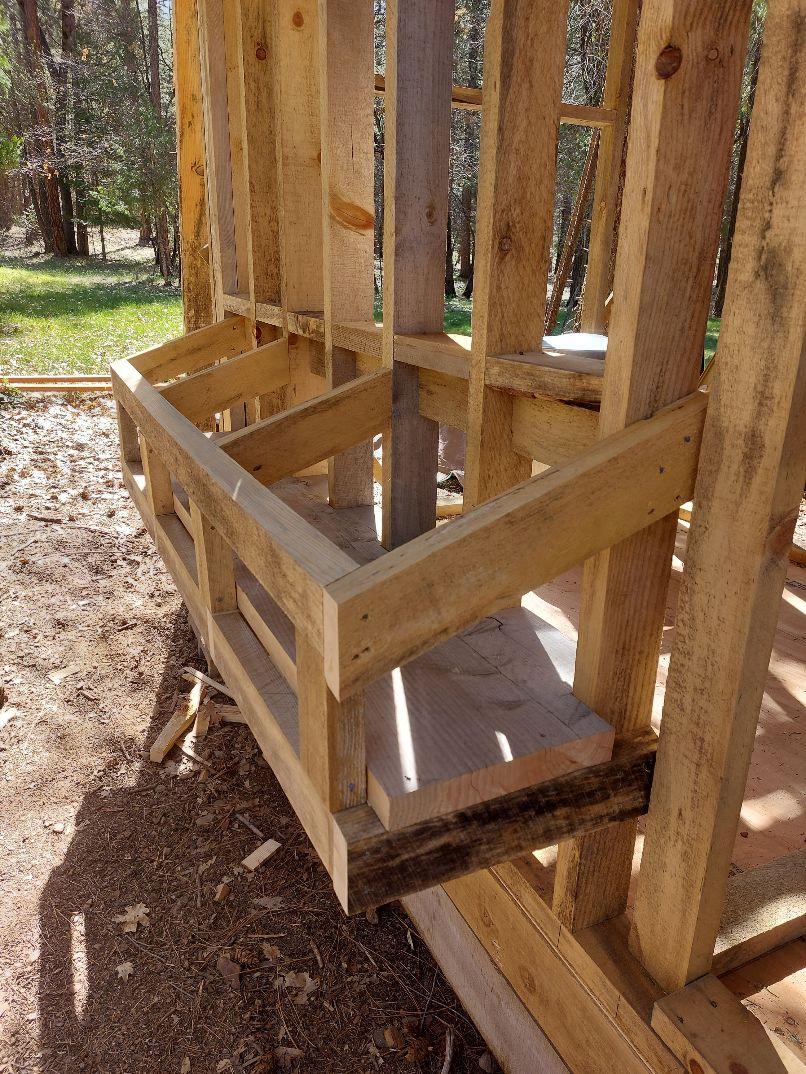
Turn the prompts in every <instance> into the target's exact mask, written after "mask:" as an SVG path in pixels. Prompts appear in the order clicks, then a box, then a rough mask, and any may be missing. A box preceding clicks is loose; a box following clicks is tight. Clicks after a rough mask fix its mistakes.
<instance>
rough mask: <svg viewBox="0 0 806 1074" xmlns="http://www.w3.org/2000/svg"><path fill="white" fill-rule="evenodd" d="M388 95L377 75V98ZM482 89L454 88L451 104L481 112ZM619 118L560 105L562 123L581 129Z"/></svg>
mask: <svg viewBox="0 0 806 1074" xmlns="http://www.w3.org/2000/svg"><path fill="white" fill-rule="evenodd" d="M385 95H386V79H385V78H384V76H383V75H380V74H376V75H375V96H376V97H384V96H385ZM482 95H483V91H482V90H481V89H476V88H475V87H473V86H454V87H453V88H452V89H451V104H452V105H453V107H454V108H459V109H463V110H466V111H470V112H480V111H481V106H482ZM617 116H618V113H617V111H616V110H615V109H614V108H597V107H594V106H592V105H586V104H571V103H569V102H568V101H562V102H561V103H560V122H561V123H573V124H575V125H577V126H581V127H609V126H610V125H611V124H612V123H614V122H615V120H616V118H617Z"/></svg>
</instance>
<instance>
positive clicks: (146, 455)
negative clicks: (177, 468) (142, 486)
mask: <svg viewBox="0 0 806 1074" xmlns="http://www.w3.org/2000/svg"><path fill="white" fill-rule="evenodd" d="M140 450H141V452H142V460H143V474H144V475H145V479H146V496H147V497H148V503H149V506H150V507H151V511H152V513H153V515H154V518H157V517H158V516H159V515H170V514H173V509H174V492H173V484H172V482H171V475H170V473H169V472H168V467H167V466H166V465H165V463H164V462H163V461H162V459H161V458H160V457H159V455H157V453H156V452H155V451H154V449H153V448H152V447H151V445H150V444H149V443H148V441H147V440H144V439H143V438H142V437H141V439H140Z"/></svg>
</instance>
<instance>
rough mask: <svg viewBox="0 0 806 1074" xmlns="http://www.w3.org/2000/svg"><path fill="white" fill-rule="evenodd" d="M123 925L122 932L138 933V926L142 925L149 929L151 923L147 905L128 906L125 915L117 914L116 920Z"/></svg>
mask: <svg viewBox="0 0 806 1074" xmlns="http://www.w3.org/2000/svg"><path fill="white" fill-rule="evenodd" d="M113 920H114V921H117V922H118V924H120V925H122V926H123V928H122V929H121V932H137V926H138V925H142V926H143V928H144V929H147V928H148V926H149V925H150V924H151V922H150V921H149V920H148V907H147V906H146V905H145V903H142V902H138V903H135V904H134V906H127V907H126V913H125V914H117V915H116V916H115V917H114V918H113Z"/></svg>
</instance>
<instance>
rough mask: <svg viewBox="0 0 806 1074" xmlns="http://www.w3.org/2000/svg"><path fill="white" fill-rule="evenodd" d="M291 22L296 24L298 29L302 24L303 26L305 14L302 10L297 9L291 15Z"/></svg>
mask: <svg viewBox="0 0 806 1074" xmlns="http://www.w3.org/2000/svg"><path fill="white" fill-rule="evenodd" d="M291 22H292V23H293V25H294V26H296V28H297V29H299V28H300V26H303V25H304V23H305V16H304V15H303V14H302V12H301V11H295V12H294V14H293V15H292V16H291Z"/></svg>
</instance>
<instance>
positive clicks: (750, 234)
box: [632, 0, 806, 990]
mask: <svg viewBox="0 0 806 1074" xmlns="http://www.w3.org/2000/svg"><path fill="white" fill-rule="evenodd" d="M802 27H803V5H802V3H799V2H796V0H781V2H780V3H778V4H771V5H770V9H769V14H768V16H767V22H766V25H765V28H764V49H763V55H762V61H761V71H760V76H759V82H758V93H757V97H756V105H755V111H754V113H753V120H752V128H751V132H750V142H749V146H748V154H747V164H746V166H745V172H744V183H743V186H742V197H741V203H740V209H739V217H738V221H737V225H736V237H735V239H734V245H733V257H732V259H731V266H730V276H729V280H728V291H727V298H726V304H725V316H724V318H723V321H722V330H721V332H720V336H719V358H718V361H717V363H716V374H715V377H714V381H713V384H712V387H711V390H710V401H709V404H708V414H707V418H706V422H705V430H704V433H703V441H702V448H701V451H700V466H699V472H698V475H697V484H696V488H695V492H694V499H695V501H696V504H697V510H696V511H695V512H694V515H693V516H692V521H691V530H690V532H689V537H688V545H687V549H686V566H685V572H684V574H683V581H682V584H681V588H680V599H679V604H678V610H677V626H676V631H675V642H674V649H673V651H672V657H671V665H670V668H669V677H668V681H667V685H666V698H665V704H664V710H663V721H662V724H661V738H660V743H659V749H658V758H657V764H656V768H655V779H654V783H653V787H652V799H651V803H650V809H649V819H648V826H647V832H646V839H645V843H644V854H643V859H642V862H641V874H640V881H639V887H638V892H637V898H636V905H635V915H634V925H633V935H632V942H633V947H634V949H635V950H636V952H637V953H638V954H639V956H640V957H641V958H642V960H643V962H644V964H645V965H646V967H647V969H648V970H649V972H650V973H651V974H652V976H653V977H654V978H655V979H656V980H657V981H659V982H660V984H661V985H662V986H663V987H664V988H665V989H667V990H672V989H676V988H679V987H681V986H683V985H684V984H686V982H688V981H692V980H694V979H695V978H697V977H700V976H701V975H702V974H705V973H707V972H708V971H709V969H710V967H711V960H712V956H713V951H714V944H715V941H716V937H717V932H718V929H719V922H720V917H721V913H722V907H723V903H724V896H725V888H726V885H727V880H728V873H729V869H730V862H731V855H732V851H733V844H734V840H735V837H736V829H737V826H738V822H739V812H740V810H741V805H742V798H743V795H744V791H745V785H746V782H747V771H748V765H749V762H750V755H751V752H752V749H753V741H754V737H755V732H756V724H757V721H758V713H759V707H760V705H761V696H762V692H763V689H764V683H765V680H766V675H767V667H768V665H769V659H770V652H771V649H772V642H773V636H774V633H775V628H776V623H777V617H778V607H779V603H780V597H781V590H782V588H783V584H784V579H785V577H786V569H787V555H788V550H789V546H790V542H791V540H792V532H793V528H794V525H795V522H796V520H797V515H798V506H799V503H800V497H801V493H802V491H803V482H804V476H806V418H804V415H806V213H804V211H803V190H804V184H806V127H804V125H803V123H797V122H795V123H793V122H792V117H793V116H802V115H803V112H804V110H806V66H804V64H803V62H802V56H801V55H799V54H798V50H799V45H798V41H799V40H800V37H799V34H800V35H802ZM771 324H774V325H775V346H774V347H770V346H769V326H770V325H771ZM728 549H729V554H728ZM659 908H661V912H660V913H659V912H658V910H659Z"/></svg>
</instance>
